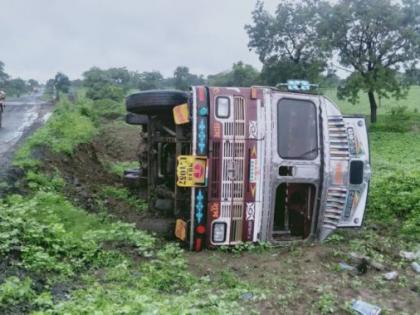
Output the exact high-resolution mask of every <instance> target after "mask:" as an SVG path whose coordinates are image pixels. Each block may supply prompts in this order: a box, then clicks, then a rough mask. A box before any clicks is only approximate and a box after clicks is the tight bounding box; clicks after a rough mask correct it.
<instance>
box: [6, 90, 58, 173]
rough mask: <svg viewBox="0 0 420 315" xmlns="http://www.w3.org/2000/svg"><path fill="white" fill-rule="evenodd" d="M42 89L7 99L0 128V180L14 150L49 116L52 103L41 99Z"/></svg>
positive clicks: (7, 167) (8, 165)
mask: <svg viewBox="0 0 420 315" xmlns="http://www.w3.org/2000/svg"><path fill="white" fill-rule="evenodd" d="M41 95H42V91H41V92H39V93H37V94H31V95H25V96H22V97H21V98H18V99H14V100H13V101H7V99H6V108H5V111H4V112H3V119H2V128H0V180H3V179H4V176H5V174H6V173H7V171H8V169H9V167H10V161H11V159H12V157H13V154H14V152H16V150H17V148H18V147H19V146H20V145H21V144H22V143H23V142H24V140H25V139H26V138H27V137H28V136H29V135H31V134H32V133H33V132H34V131H35V130H36V129H37V128H38V127H40V126H42V125H43V124H44V123H45V122H46V121H47V120H48V118H49V117H50V115H51V111H52V105H51V104H49V103H47V102H45V101H43V100H42V99H41Z"/></svg>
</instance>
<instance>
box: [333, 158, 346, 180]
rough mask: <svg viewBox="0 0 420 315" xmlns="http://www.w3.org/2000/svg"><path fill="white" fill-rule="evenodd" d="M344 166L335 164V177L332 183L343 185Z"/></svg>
mask: <svg viewBox="0 0 420 315" xmlns="http://www.w3.org/2000/svg"><path fill="white" fill-rule="evenodd" d="M343 172H344V166H343V164H342V163H337V164H336V165H335V177H334V180H335V181H334V183H335V184H336V185H344V174H343Z"/></svg>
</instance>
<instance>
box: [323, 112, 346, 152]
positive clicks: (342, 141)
mask: <svg viewBox="0 0 420 315" xmlns="http://www.w3.org/2000/svg"><path fill="white" fill-rule="evenodd" d="M328 134H329V139H330V156H331V158H334V159H338V160H347V159H349V156H350V154H349V143H348V138H347V129H346V126H345V124H344V120H343V117H342V116H329V117H328Z"/></svg>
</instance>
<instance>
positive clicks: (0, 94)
mask: <svg viewBox="0 0 420 315" xmlns="http://www.w3.org/2000/svg"><path fill="white" fill-rule="evenodd" d="M5 99H6V93H5V92H4V91H2V90H0V128H1V120H2V115H3V110H4V101H5Z"/></svg>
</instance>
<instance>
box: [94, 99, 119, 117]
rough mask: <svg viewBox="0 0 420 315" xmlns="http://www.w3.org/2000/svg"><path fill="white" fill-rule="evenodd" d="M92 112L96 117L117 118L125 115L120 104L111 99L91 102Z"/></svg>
mask: <svg viewBox="0 0 420 315" xmlns="http://www.w3.org/2000/svg"><path fill="white" fill-rule="evenodd" d="M92 109H93V111H94V113H95V114H96V116H97V117H104V118H108V119H110V118H118V117H121V116H123V115H124V114H125V108H124V106H123V104H122V102H121V101H120V102H117V101H114V100H112V99H100V100H96V101H94V102H93V108H92Z"/></svg>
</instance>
